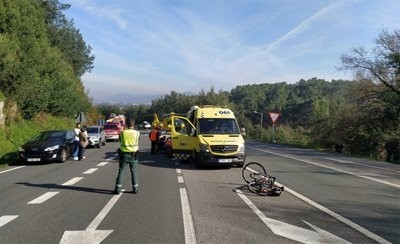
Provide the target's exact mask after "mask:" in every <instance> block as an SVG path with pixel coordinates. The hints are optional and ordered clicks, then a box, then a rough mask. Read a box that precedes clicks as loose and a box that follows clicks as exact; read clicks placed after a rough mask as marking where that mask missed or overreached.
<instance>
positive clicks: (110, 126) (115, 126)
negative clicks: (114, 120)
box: [104, 125, 118, 130]
mask: <svg viewBox="0 0 400 244" xmlns="http://www.w3.org/2000/svg"><path fill="white" fill-rule="evenodd" d="M104 129H105V130H118V126H117V125H104Z"/></svg>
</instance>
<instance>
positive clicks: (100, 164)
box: [97, 162, 108, 166]
mask: <svg viewBox="0 0 400 244" xmlns="http://www.w3.org/2000/svg"><path fill="white" fill-rule="evenodd" d="M106 164H108V162H101V163H99V164H98V165H97V166H104V165H106Z"/></svg>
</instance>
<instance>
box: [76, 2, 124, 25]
mask: <svg viewBox="0 0 400 244" xmlns="http://www.w3.org/2000/svg"><path fill="white" fill-rule="evenodd" d="M75 3H76V4H77V5H78V6H79V7H81V8H83V9H84V10H85V11H87V12H89V13H91V14H94V15H96V16H98V17H100V18H105V19H108V20H111V21H112V22H114V23H115V24H116V25H118V26H119V28H120V29H122V30H125V29H126V28H127V26H128V22H127V21H126V20H125V19H124V18H123V17H122V13H123V12H124V10H122V9H121V8H115V7H111V6H104V7H99V6H98V5H94V3H95V1H87V0H75Z"/></svg>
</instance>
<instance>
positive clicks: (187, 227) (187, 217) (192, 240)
mask: <svg viewBox="0 0 400 244" xmlns="http://www.w3.org/2000/svg"><path fill="white" fill-rule="evenodd" d="M179 191H180V195H181V203H182V215H183V227H184V232H185V244H196V243H197V242H196V234H195V231H194V225H193V219H192V212H191V210H190V205H189V198H188V194H187V191H186V188H179Z"/></svg>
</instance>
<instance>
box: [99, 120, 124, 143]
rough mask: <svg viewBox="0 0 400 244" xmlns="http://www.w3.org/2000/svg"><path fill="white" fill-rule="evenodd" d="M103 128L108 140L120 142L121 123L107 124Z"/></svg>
mask: <svg viewBox="0 0 400 244" xmlns="http://www.w3.org/2000/svg"><path fill="white" fill-rule="evenodd" d="M103 128H104V133H105V134H106V140H114V141H118V137H119V133H120V132H121V131H122V130H121V126H120V124H119V123H107V124H105V125H104V127H103Z"/></svg>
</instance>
